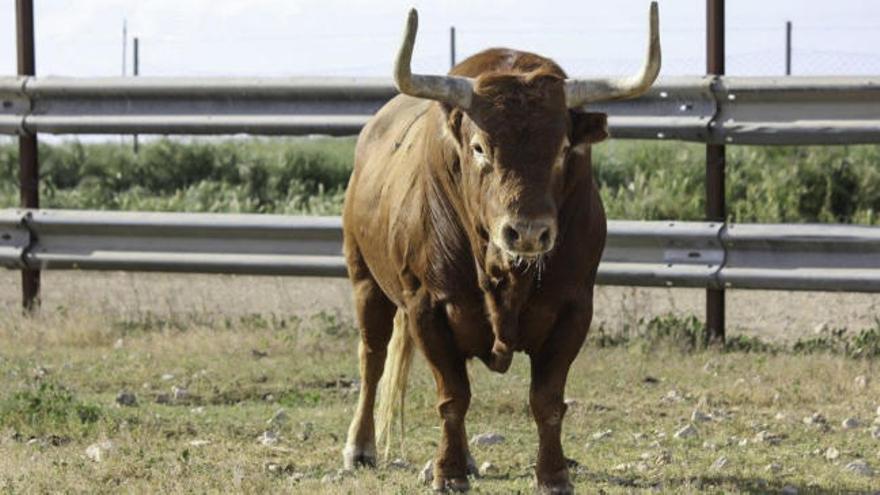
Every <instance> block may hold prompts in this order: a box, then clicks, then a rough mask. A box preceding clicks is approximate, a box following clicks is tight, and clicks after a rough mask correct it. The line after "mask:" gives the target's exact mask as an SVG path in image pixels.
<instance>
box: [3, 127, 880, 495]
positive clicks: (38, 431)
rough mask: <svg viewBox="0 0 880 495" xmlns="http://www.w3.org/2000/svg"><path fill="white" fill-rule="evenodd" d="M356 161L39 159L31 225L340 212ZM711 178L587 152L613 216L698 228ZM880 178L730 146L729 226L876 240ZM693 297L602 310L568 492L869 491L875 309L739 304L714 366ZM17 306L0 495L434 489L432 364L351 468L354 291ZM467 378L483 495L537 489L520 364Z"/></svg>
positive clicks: (252, 286) (675, 155) (195, 284)
mask: <svg viewBox="0 0 880 495" xmlns="http://www.w3.org/2000/svg"><path fill="white" fill-rule="evenodd" d="M352 147H353V141H352V140H351V139H273V140H267V139H222V140H213V139H212V140H191V141H188V140H164V139H162V140H154V141H148V142H147V143H145V144H144V145H142V148H141V152H140V153H139V154H138V155H135V154H133V153H132V152H131V150H130V145H127V144H115V143H114V144H106V143H105V144H83V143H77V142H70V143H64V144H56V145H51V146H46V145H44V146H43V147H42V148H41V156H42V166H43V168H42V172H41V175H42V178H43V181H42V187H43V189H42V195H43V205H44V206H45V207H51V208H90V209H92V208H93V209H123V210H163V211H213V212H263V213H289V214H337V213H338V212H339V209H340V206H341V200H342V192H343V190H344V186H345V184H346V182H347V179H348V175H349V173H350V169H351V152H352ZM16 153H17V148H16V147H15V146H14V145H12V144H9V143H8V142H7V143H0V207H13V206H15V205H16V204H17V189H16V181H15V174H16V170H17V157H16ZM703 159H704V157H703V147H702V146H697V145H687V144H681V143H655V142H652V143H644V142H642V143H638V142H613V141H612V142H610V143H607V144H603V145H601V146H599V147H597V148H596V152H595V167H596V173H597V177H598V180H599V182H600V185H601V187H602V193H603V195H604V198H605V204H606V208H607V209H608V211H609V216H610V217H611V218H617V219H685V220H688V219H690V220H698V219H700V218H701V217H702V208H703V205H702V195H703V175H702V174H703ZM878 162H880V148H878V147H876V146H857V147H825V148H819V147H815V148H791V147H775V148H774V147H748V148H740V147H732V148H729V162H728V182H727V184H728V191H727V198H728V205H729V208H730V218H731V220H733V221H739V222H816V221H820V222H845V223H861V224H877V223H878V218H877V211H878V209H880V168H878V167H877V163H878ZM703 297H704V296H703V292H702V291H699V290H687V289H674V290H673V289H635V288H617V287H600V288H598V289H597V294H596V298H595V300H596V317H595V319H594V322H593V328H592V330H591V337H590V340H589V343H588V344H587V345H586V346H585V348H584V349H583V350H582V352H581V355H580V357H579V358H578V360H577V361H576V362H575V364H574V367H573V368H572V372H571V379H570V381H569V386H568V389H567V396H568V399H569V402H570V408H569V413H568V415H567V417H566V420H565V427H564V430H563V445H564V447H565V449H566V454H567V456H568V457H569V458H571V459H572V464H571V466H572V468H571V469H572V474H573V478H574V481H575V483H576V486H577V488H578V491H579V493H596V492H602V493H640V492H645V493H656V492H661V493H691V492H703V491H708V492H713V493H871V492H872V490H877V489H878V487H880V381H878V380H880V378H877V371H878V367H880V366H878V365H880V296H878V295H865V294H831V293H784V292H768V291H730V292H729V295H728V300H727V301H728V302H727V305H728V314H729V316H728V332H729V339H728V344H727V345H726V347H724V348H714V349H711V350H704V349H702V346H701V342H700V336H701V335H702V325H701V323H700V317H701V315H702V312H703V306H704V304H705V301H704V299H703ZM19 298H20V294H19V280H18V274H17V273H16V272H11V271H0V452H2V455H0V492H2V493H44V492H55V491H59V489H63V490H64V491H67V492H75V493H110V492H113V493H116V492H120V491H122V492H136V493H156V492H159V493H184V492H185V493H190V492H196V493H202V492H210V493H217V492H223V493H226V492H247V493H253V492H261V493H262V492H269V493H276V492H292V493H352V494H355V493H357V494H359V493H414V492H420V491H425V489H424V488H423V486H422V485H421V484H420V483H419V482H418V480H417V476H418V473H419V471H420V470H421V469H422V466H423V465H424V463H425V462H426V461H427V460H428V459H429V458H431V456H432V454H433V452H434V450H435V448H436V442H437V433H438V430H437V428H436V426H437V424H438V421H437V414H436V411H435V410H434V407H433V403H434V394H433V384H432V379H431V377H430V374H429V373H428V371H427V369H426V368H425V366H424V365H423V363H421V361H419V362H417V365H416V369H415V371H414V374H413V376H412V377H411V382H410V383H411V386H410V394H409V398H408V407H407V415H406V417H407V423H406V432H407V438H406V441H405V443H404V444H403V446H402V447H401V446H400V445H399V444H398V443H396V444H395V449H394V451H393V453H392V456H391V459H389V460H388V461H387V462H383V463H382V464H381V465H380V467H379V468H378V469H377V470H362V471H357V472H353V473H349V472H343V471H341V470H340V468H341V449H342V446H343V442H344V434H345V431H346V429H347V426H348V421H349V420H350V418H351V414H352V410H353V408H354V405H355V400H356V394H357V387H358V376H357V359H356V347H357V332H356V329H355V327H354V324H353V321H352V313H351V309H350V293H349V287H348V284H347V282H346V281H344V280H306V279H292V278H280V277H242V276H202V275H161V274H130V273H106V274H104V273H97V274H96V273H78V272H68V273H56V272H49V273H45V274H44V290H43V308H42V310H41V311H40V312H39V313H38V314H36V315H35V316H32V317H25V316H23V315H22V314H21V313H20V311H19V304H20V303H19ZM471 374H472V378H473V380H472V381H473V390H474V398H473V401H472V406H471V410H470V412H469V415H468V432H469V433H470V434H471V435H476V434H480V433H489V432H493V433H498V434H500V435H502V436H503V437H504V441H503V442H502V443H501V444H499V445H494V446H487V447H482V446H474V447H472V451H473V454H474V456H475V457H476V459H477V463H478V465H479V464H483V463H484V462H489V463H490V464H491V466H489V467H488V468H487V469H486V474H485V476H483V477H481V478H479V479H475V480H473V482H472V488H473V491H474V492H476V493H531V492H532V491H533V489H534V488H533V481H532V480H533V471H532V465H533V463H534V456H535V448H536V441H537V440H536V434H535V430H534V425H533V422H532V420H531V418H530V416H529V414H528V408H527V390H528V362H527V358H526V357H525V356H522V355H519V356H517V357H516V358H515V360H514V364H513V366H512V368H511V370H510V371H509V372H508V373H507V374H505V375H497V374H493V373H491V372H488V371H487V370H486V369H485V368H483V366H482V365H480V364H479V363H474V365H473V366H472V367H471ZM279 411H283V413H280V414H279ZM273 418H274V420H273ZM689 426H690V427H692V428H688V427H689ZM683 431H684V433H681V432H683ZM266 432H271V433H270V434H269V435H268V437H267V435H266ZM677 433H678V434H677ZM681 437H683V438H681Z"/></svg>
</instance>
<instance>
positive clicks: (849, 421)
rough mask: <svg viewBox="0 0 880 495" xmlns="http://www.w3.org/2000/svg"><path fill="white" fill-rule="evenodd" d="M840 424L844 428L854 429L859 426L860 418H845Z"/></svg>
mask: <svg viewBox="0 0 880 495" xmlns="http://www.w3.org/2000/svg"><path fill="white" fill-rule="evenodd" d="M840 426H842V427H843V428H844V429H847V430H852V429H853V428H858V427H859V420H857V419H856V418H846V419H844V420H843V422H842V423H840Z"/></svg>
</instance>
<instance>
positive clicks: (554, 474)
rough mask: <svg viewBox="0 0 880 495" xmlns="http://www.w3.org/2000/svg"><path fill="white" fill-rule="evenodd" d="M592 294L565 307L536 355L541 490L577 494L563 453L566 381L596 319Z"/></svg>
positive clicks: (533, 396) (533, 393) (533, 399)
mask: <svg viewBox="0 0 880 495" xmlns="http://www.w3.org/2000/svg"><path fill="white" fill-rule="evenodd" d="M592 313H593V311H592V297H590V298H588V299H587V300H586V301H585V302H583V301H582V302H581V303H580V304H570V305H569V306H568V307H567V308H565V309H564V310H563V311H562V313H561V314H560V317H559V319H558V321H557V323H556V326H555V327H554V329H553V330H552V332H551V334H550V336H549V337H548V338H547V340H546V341H545V342H544V344H543V346H542V347H541V349H540V351H538V352H536V353H534V354H532V355H531V356H530V357H531V365H532V384H531V387H530V390H529V405H530V406H531V409H532V415H533V416H534V418H535V423H537V427H538V459H537V463H536V467H535V471H536V473H535V474H536V475H537V479H538V480H537V481H538V491H539V492H540V493H553V494H557V493H559V494H562V493H573V492H574V487H573V486H572V484H571V481H570V480H569V476H568V466H567V465H566V461H565V456H564V455H563V453H562V442H561V433H562V418H563V416H564V415H565V410H566V405H565V403H564V395H565V382H566V379H567V378H568V370H569V368H570V367H571V363H572V361H574V358H575V357H577V354H578V352H579V351H580V349H581V346H582V345H583V343H584V339H585V338H586V335H587V330H588V329H589V326H590V320H591V319H592Z"/></svg>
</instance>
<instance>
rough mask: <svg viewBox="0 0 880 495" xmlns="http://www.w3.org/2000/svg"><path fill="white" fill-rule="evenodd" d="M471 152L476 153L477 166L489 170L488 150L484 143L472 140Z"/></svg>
mask: <svg viewBox="0 0 880 495" xmlns="http://www.w3.org/2000/svg"><path fill="white" fill-rule="evenodd" d="M471 153H473V155H474V162H476V164H477V166H478V167H480V169H481V170H487V169H488V166H489V157H487V156H486V150H484V149H483V145H482V144H480V142H479V141H476V140H474V141H472V142H471Z"/></svg>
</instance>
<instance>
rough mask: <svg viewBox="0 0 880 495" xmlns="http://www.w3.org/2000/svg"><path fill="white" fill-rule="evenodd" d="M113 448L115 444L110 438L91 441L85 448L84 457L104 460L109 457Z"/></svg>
mask: <svg viewBox="0 0 880 495" xmlns="http://www.w3.org/2000/svg"><path fill="white" fill-rule="evenodd" d="M114 448H115V446H114V445H113V442H111V441H110V440H103V441H101V442H98V443H93V444H91V445H89V446H88V448H86V457H88V458H89V459H91V460H93V461H95V462H104V461H106V460H107V459H108V458H109V457H110V454H111V453H112V452H113V449H114Z"/></svg>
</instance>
